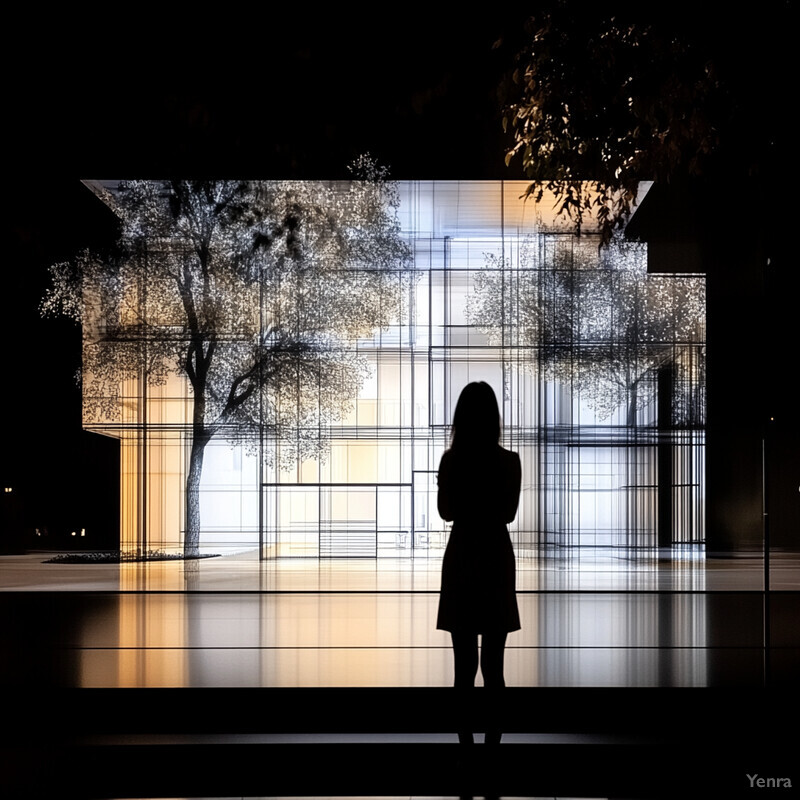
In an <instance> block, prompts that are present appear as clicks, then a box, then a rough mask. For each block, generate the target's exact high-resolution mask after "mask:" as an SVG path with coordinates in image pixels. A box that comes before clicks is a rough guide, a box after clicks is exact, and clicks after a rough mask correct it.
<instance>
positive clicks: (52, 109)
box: [2, 3, 781, 513]
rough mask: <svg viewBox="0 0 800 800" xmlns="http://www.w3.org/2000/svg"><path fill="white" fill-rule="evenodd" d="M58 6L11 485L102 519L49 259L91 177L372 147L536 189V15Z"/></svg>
mask: <svg viewBox="0 0 800 800" xmlns="http://www.w3.org/2000/svg"><path fill="white" fill-rule="evenodd" d="M778 5H781V4H780V3H778ZM691 6H692V8H693V9H696V8H697V7H698V4H697V3H694V4H691ZM137 8H138V7H137ZM671 9H675V13H676V14H677V13H679V12H678V10H677V6H675V5H672V6H670V13H672V12H671ZM36 13H37V14H38V13H39V12H38V11H37V12H36ZM58 13H63V14H64V16H63V17H62V18H53V17H50V18H47V19H40V18H38V17H37V18H35V19H33V18H31V19H28V20H25V19H24V18H22V17H19V18H18V19H17V22H16V28H15V30H14V31H13V34H14V35H13V39H14V41H15V44H16V49H15V52H14V55H13V56H12V57H11V58H10V59H9V58H8V57H7V64H6V70H5V73H6V78H7V81H6V82H7V97H6V103H7V108H8V113H7V114H6V126H5V130H4V133H5V134H6V148H5V152H6V157H7V167H8V169H9V170H10V172H11V192H9V193H7V197H8V204H7V212H6V221H7V226H8V227H7V230H6V233H5V236H6V241H7V242H10V243H11V249H10V255H11V257H10V258H7V259H6V262H5V266H4V269H5V272H6V282H5V287H6V290H5V291H4V292H3V293H2V324H3V334H4V336H3V341H4V342H5V345H6V349H5V353H4V356H5V367H6V368H5V370H4V372H3V375H4V377H3V391H2V395H3V401H2V402H3V416H2V419H3V420H4V422H5V424H6V431H5V433H6V446H4V447H3V458H2V475H3V479H4V481H5V482H6V483H8V482H9V481H12V482H22V483H23V484H27V485H28V488H29V491H28V495H29V505H34V506H36V507H46V506H48V505H50V506H53V507H58V508H67V506H70V507H76V508H85V507H86V506H87V504H89V505H91V504H92V503H94V502H95V498H96V496H97V491H98V490H97V489H86V487H85V486H84V482H83V475H84V474H87V473H89V472H91V471H92V469H93V468H94V467H95V466H96V464H97V463H100V462H102V460H103V459H104V458H107V455H103V454H102V453H98V452H97V445H96V444H92V443H91V442H90V441H89V440H93V439H96V438H98V437H92V436H90V435H88V434H81V432H80V408H79V395H78V390H77V388H76V387H75V386H74V384H73V382H72V381H71V377H70V376H71V375H72V373H73V372H74V371H75V369H76V368H77V367H78V366H79V337H78V331H77V329H76V328H74V327H73V326H71V325H69V324H68V323H66V322H60V321H59V322H57V321H51V320H47V321H42V320H40V319H39V317H38V312H37V305H38V301H39V298H40V297H41V294H42V291H43V289H44V286H45V281H46V268H47V266H48V265H49V264H51V263H54V262H55V261H58V260H65V259H68V258H70V257H71V256H72V255H73V254H74V253H75V252H77V251H78V250H80V249H81V248H83V247H86V246H92V245H93V244H96V243H97V242H98V241H102V237H103V236H104V235H107V231H108V226H107V221H108V218H107V212H105V210H104V209H103V208H102V207H101V206H100V204H99V203H98V202H97V201H96V200H95V199H94V198H93V197H92V196H91V195H90V194H89V192H88V190H86V189H85V188H84V187H82V186H81V184H80V180H81V179H82V178H100V179H113V178H128V177H151V178H161V177H167V176H180V177H198V176H217V177H232V176H241V177H263V178H278V177H281V178H283V177H286V178H320V177H322V178H328V177H331V178H335V177H340V176H344V175H345V174H346V166H347V164H348V163H349V162H350V161H351V160H352V159H353V158H354V157H356V156H357V155H359V154H361V153H364V152H370V153H371V154H372V155H373V156H375V157H377V158H378V159H379V160H380V161H381V162H383V163H385V164H388V165H389V166H390V167H391V169H392V174H393V175H394V177H397V178H401V179H407V178H439V179H447V178H513V177H519V175H518V174H516V173H514V172H513V171H510V170H508V169H506V167H505V165H504V161H503V144H504V141H505V140H504V138H503V133H502V128H501V124H500V116H499V103H498V99H497V85H498V82H499V79H500V77H501V75H502V72H503V70H504V69H507V68H508V65H509V51H508V49H507V48H506V49H503V48H500V49H493V48H492V44H493V42H495V41H496V40H497V39H498V38H499V37H501V36H505V41H506V42H509V40H510V39H512V38H513V36H514V35H519V32H520V31H521V27H522V20H523V19H524V15H517V14H516V13H515V12H514V11H509V10H508V9H507V8H503V9H498V10H495V9H494V8H493V7H492V4H486V5H485V7H484V8H483V9H482V12H481V16H478V15H475V14H471V15H470V14H466V13H465V14H460V15H455V14H454V15H451V16H449V17H435V16H431V17H430V18H428V17H424V18H423V17H422V16H421V15H420V13H419V9H417V10H416V11H415V10H413V9H406V8H399V7H398V8H397V9H396V11H395V9H389V8H386V9H381V12H380V15H378V14H377V13H376V16H374V17H366V18H365V17H363V16H362V17H356V16H354V15H349V12H347V11H341V10H336V11H333V10H329V11H326V12H319V11H314V12H311V10H310V9H309V8H306V7H305V6H302V7H298V9H297V10H296V11H289V10H283V11H282V12H280V13H278V14H275V13H274V12H270V14H271V15H270V16H268V15H266V14H263V15H261V16H260V17H255V16H251V17H247V16H242V17H238V18H237V19H235V20H230V19H223V18H215V19H212V20H210V21H208V22H207V23H201V24H198V25H193V23H192V22H188V23H187V21H186V20H180V21H179V22H176V23H170V22H169V21H167V20H165V19H162V18H160V17H154V16H148V15H147V14H146V13H145V12H144V11H142V12H139V14H140V16H138V17H136V18H125V17H122V16H120V17H118V18H114V19H102V18H99V17H97V16H96V15H94V16H92V15H89V14H88V12H86V16H85V17H81V16H80V14H81V13H82V12H78V13H77V14H76V12H75V11H74V9H70V10H69V11H68V12H67V11H65V12H58ZM696 18H697V17H696V15H691V16H687V18H686V19H687V22H688V23H689V24H693V22H692V21H693V20H696ZM739 27H740V28H741V27H744V28H746V21H745V22H744V23H742V25H740V26H739ZM719 35H720V36H722V35H725V34H724V31H723V30H720V34H719ZM753 55H754V54H753V52H752V48H751V49H750V56H753ZM9 223H10V225H9ZM7 254H8V251H7ZM87 442H89V443H87ZM101 449H102V448H101ZM34 489H35V491H33V490H34ZM69 513H72V512H69Z"/></svg>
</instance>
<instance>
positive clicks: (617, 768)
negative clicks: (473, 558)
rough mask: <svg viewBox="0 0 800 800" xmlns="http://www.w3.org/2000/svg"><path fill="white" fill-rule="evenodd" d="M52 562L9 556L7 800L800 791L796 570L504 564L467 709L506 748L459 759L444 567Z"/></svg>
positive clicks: (4, 607)
mask: <svg viewBox="0 0 800 800" xmlns="http://www.w3.org/2000/svg"><path fill="white" fill-rule="evenodd" d="M45 558H46V556H44V555H43V554H36V555H33V554H31V555H27V556H5V557H2V558H0V620H1V622H0V626H1V628H0V636H1V639H0V645H2V647H1V648H0V673H1V674H2V678H3V682H4V686H6V687H7V689H8V691H9V692H10V695H11V697H12V699H13V703H12V705H11V707H12V708H13V709H15V710H14V711H12V715H11V717H10V719H11V723H10V724H9V725H7V726H6V734H5V743H4V747H3V757H4V761H3V767H2V770H0V777H2V778H3V779H4V781H5V780H7V781H8V782H9V785H10V787H11V788H10V790H9V791H8V792H6V794H7V796H14V797H17V796H20V797H23V796H31V797H38V796H47V797H57V796H59V795H58V793H59V790H60V788H61V787H62V786H65V787H68V794H69V796H70V797H80V796H85V797H93V798H97V797H109V798H111V797H117V798H121V797H134V796H135V797H184V796H186V797H189V796H191V797H202V796H207V797H240V798H243V797H248V798H256V797H275V798H277V797H283V796H300V795H304V796H308V797H320V796H338V797H341V796H345V795H355V796H360V797H366V796H376V797H378V796H381V797H400V796H402V797H457V796H468V795H470V793H471V794H472V795H476V796H490V795H495V794H496V795H498V796H500V795H502V796H504V797H544V796H551V797H552V796H559V797H564V796H572V797H613V796H622V797H674V796H692V792H694V796H704V797H712V796H725V797H735V796H738V794H737V792H739V790H740V789H741V791H742V796H748V795H747V794H746V792H747V791H750V792H752V789H750V788H749V784H748V783H747V781H748V778H747V777H746V775H747V774H749V775H756V774H760V775H762V776H764V775H768V774H769V775H772V776H773V777H775V776H781V775H783V774H784V773H787V775H791V770H792V769H795V771H796V767H795V766H794V765H795V764H796V758H795V757H794V756H793V753H794V751H795V749H796V748H795V745H796V740H793V736H794V735H793V733H792V732H791V724H792V723H791V722H790V723H789V731H788V733H787V732H786V727H787V721H788V720H793V718H794V709H796V707H797V696H798V695H797V682H798V681H797V678H798V676H799V675H800V625H798V622H797V621H798V619H800V604H799V603H798V598H800V591H799V590H798V589H800V580H799V579H800V560H799V559H794V558H791V557H787V556H782V557H780V558H778V557H775V558H773V559H772V564H771V567H772V568H771V570H770V576H769V577H770V581H769V583H770V591H769V592H764V591H763V588H764V572H763V562H762V561H761V559H759V558H755V557H753V558H738V559H711V558H706V557H704V556H702V555H701V554H698V553H692V552H685V553H673V554H672V557H670V558H665V557H664V554H660V557H659V555H657V554H654V555H653V556H652V557H649V558H629V557H628V556H627V555H626V554H625V553H617V554H613V555H612V554H609V553H604V554H594V555H590V554H586V553H584V554H582V555H581V557H580V558H559V559H555V558H553V559H543V560H537V559H533V558H530V559H525V558H522V559H519V561H518V599H519V605H520V615H521V618H522V630H520V631H518V632H515V633H513V634H511V635H510V636H509V638H508V644H507V648H506V665H505V675H506V682H507V686H508V689H507V690H506V692H505V694H504V695H503V697H502V698H501V699H499V700H498V699H497V698H496V696H495V695H491V694H486V695H483V694H478V695H476V696H477V697H478V698H480V702H481V703H482V704H483V705H481V708H483V709H484V711H483V712H481V713H484V714H485V713H488V712H487V711H486V709H491V713H492V714H499V715H500V717H501V718H502V720H503V730H504V737H503V745H502V746H501V747H499V748H497V749H494V750H493V749H492V748H491V747H488V748H486V749H484V747H485V746H483V745H482V746H480V747H476V748H475V751H474V753H473V754H471V755H465V752H464V750H463V749H462V748H461V747H460V746H459V745H457V744H456V736H455V733H454V730H455V729H456V728H457V724H458V722H457V721H458V719H459V718H460V716H461V715H462V713H463V704H462V702H461V700H460V699H459V698H456V697H455V696H454V694H453V689H452V688H450V687H451V683H452V652H451V648H450V640H449V634H447V633H445V632H443V631H437V630H436V629H435V618H436V607H437V601H438V581H439V570H440V563H439V562H438V561H436V560H435V559H424V560H423V559H419V560H416V561H402V562H401V561H390V560H380V561H374V560H371V561H367V560H355V561H338V560H330V561H318V560H313V561H312V560H285V561H273V562H259V561H258V560H257V559H255V558H254V557H253V556H252V555H251V554H229V555H225V556H223V557H220V558H213V559H204V560H200V561H195V562H180V561H173V562H155V563H150V564H127V565H123V566H119V565H116V566H109V565H64V564H45V563H42V562H43V561H44V559H45ZM478 683H479V685H480V678H479V681H478ZM478 691H479V692H484V691H486V690H482V689H479V690H478ZM470 702H472V701H470ZM479 719H481V717H480V714H478V716H477V717H476V720H479ZM475 726H476V731H477V734H476V741H477V742H478V743H479V744H480V743H481V742H482V733H481V731H482V730H483V728H481V723H480V722H475ZM686 764H691V765H693V770H694V774H695V775H696V776H699V777H695V778H693V780H695V781H697V783H695V784H693V788H692V787H689V788H688V789H687V784H686V783H685V780H686V777H685V774H684V773H683V772H682V769H683V765H686ZM176 765H179V766H176ZM465 776H466V777H465ZM797 781H798V783H797V784H796V785H800V777H797ZM640 787H642V789H641V791H640ZM718 790H719V791H718ZM548 791H549V792H550V794H549V795H548V794H547V792H548ZM82 792H83V793H82ZM614 792H616V794H615V793H614Z"/></svg>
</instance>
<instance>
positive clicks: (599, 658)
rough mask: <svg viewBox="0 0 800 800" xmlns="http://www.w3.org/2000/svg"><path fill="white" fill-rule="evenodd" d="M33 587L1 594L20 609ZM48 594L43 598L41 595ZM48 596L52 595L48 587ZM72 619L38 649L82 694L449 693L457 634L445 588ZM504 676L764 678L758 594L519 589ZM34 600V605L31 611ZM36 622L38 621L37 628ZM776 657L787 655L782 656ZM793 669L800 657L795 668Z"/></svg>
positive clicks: (184, 601) (75, 608) (780, 625)
mask: <svg viewBox="0 0 800 800" xmlns="http://www.w3.org/2000/svg"><path fill="white" fill-rule="evenodd" d="M25 597H26V596H25V595H18V594H15V595H5V596H3V595H0V600H2V601H3V602H5V603H6V605H8V601H9V600H10V599H11V598H13V599H14V600H15V601H16V607H15V608H10V609H7V610H8V611H10V612H12V613H15V614H16V615H17V617H19V614H20V610H21V609H22V611H23V613H29V614H41V609H39V610H38V612H37V611H32V610H31V608H30V607H28V606H26V605H25ZM36 597H37V598H38V599H39V600H40V601H43V599H44V597H45V596H44V595H37V596H36ZM51 597H52V595H51ZM58 597H60V599H59V602H58V612H57V614H53V612H52V610H51V612H50V613H51V621H53V620H55V619H57V616H58V614H61V615H62V616H63V618H64V619H65V620H66V619H69V623H70V624H62V625H60V626H59V627H58V630H57V632H56V631H52V630H51V631H50V634H49V635H48V636H46V637H45V638H43V639H41V640H40V641H39V643H38V645H37V648H38V652H39V658H42V659H46V660H47V661H48V662H49V663H51V664H61V665H63V669H62V670H61V672H60V674H59V676H58V680H59V681H60V682H61V683H63V684H67V685H72V686H79V687H84V688H134V687H139V688H180V687H251V688H252V687H276V688H285V687H392V686H394V687H437V686H439V687H443V686H448V685H450V684H451V682H452V652H451V647H450V640H449V635H448V634H446V633H444V632H442V631H437V630H435V618H436V606H437V600H438V597H437V594H436V593H433V592H414V593H412V592H406V593H395V592H384V593H357V594H355V593H350V594H348V593H338V592H332V593H313V592H294V593H292V592H279V593H236V594H224V593H192V594H185V593H127V594H87V595H78V594H70V595H61V596H58ZM519 603H520V614H521V617H522V625H523V628H522V630H521V631H519V632H516V633H514V634H512V635H511V636H509V641H508V646H507V650H506V671H505V672H506V681H507V684H508V685H509V686H519V687H556V686H570V687H584V686H586V687H625V686H645V687H658V686H682V687H690V686H717V685H738V684H742V685H759V684H760V683H761V681H762V679H763V668H764V649H763V646H762V645H763V625H762V621H763V607H762V595H761V594H760V593H754V592H720V593H697V592H692V593H686V592H685V593H672V592H670V593H665V592H661V593H653V592H649V593H630V592H604V593H592V592H583V593H574V592H520V593H519ZM26 608H27V612H26V611H25V609H26ZM772 614H773V618H774V624H773V626H772V627H773V635H775V636H778V637H779V639H778V641H777V642H776V645H777V647H778V648H779V649H778V650H777V651H776V653H777V654H778V656H779V658H790V659H795V662H796V655H797V652H798V645H799V644H800V642H799V641H798V640H800V635H799V634H798V632H797V631H796V630H795V627H794V622H793V621H794V620H795V619H796V614H797V595H796V594H786V595H780V596H776V598H775V599H774V606H773V608H772ZM33 624H34V623H33V621H31V625H33ZM776 663H780V662H776ZM795 665H796V664H795Z"/></svg>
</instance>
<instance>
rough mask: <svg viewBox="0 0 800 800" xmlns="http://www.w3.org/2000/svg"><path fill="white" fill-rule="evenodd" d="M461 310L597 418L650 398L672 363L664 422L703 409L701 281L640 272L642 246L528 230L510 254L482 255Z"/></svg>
mask: <svg viewBox="0 0 800 800" xmlns="http://www.w3.org/2000/svg"><path fill="white" fill-rule="evenodd" d="M468 317H469V320H470V322H471V323H472V324H474V325H476V326H478V327H479V328H480V329H481V330H483V331H484V332H485V333H486V334H487V336H488V338H489V342H490V344H492V345H495V346H503V345H508V344H513V345H515V346H519V347H522V348H526V349H527V348H529V350H528V352H529V353H530V359H529V360H528V361H527V362H525V363H526V366H527V367H528V368H529V369H532V370H539V371H540V372H541V373H542V374H543V375H544V376H545V377H547V378H550V379H552V380H557V381H559V382H561V383H563V384H566V385H569V386H571V387H572V388H573V390H574V391H575V392H576V393H577V394H579V395H580V396H581V398H582V399H583V400H584V401H585V402H586V403H587V404H588V405H589V406H590V407H591V408H593V409H594V410H595V412H596V413H597V416H598V418H599V419H607V418H608V417H609V416H610V415H611V414H612V413H613V412H614V411H615V410H616V409H617V408H619V407H620V406H625V405H627V408H628V419H629V423H630V424H634V421H635V414H636V411H637V407H641V404H642V403H644V402H646V401H647V400H648V399H650V398H651V397H652V392H653V389H654V386H655V381H654V379H653V378H654V374H655V371H656V370H657V369H658V368H659V367H661V366H664V365H669V366H671V367H672V368H673V369H675V370H676V371H677V375H676V386H677V388H678V389H679V391H678V392H677V393H676V397H675V408H674V409H673V417H674V419H673V421H674V423H675V424H679V425H680V424H685V425H689V424H697V423H700V422H702V418H703V408H704V403H703V397H702V394H701V393H702V390H703V385H704V382H703V380H702V373H703V371H704V354H703V352H702V350H701V349H700V345H701V343H702V342H703V340H704V329H703V325H704V320H705V282H704V280H703V279H702V278H697V277H683V276H681V277H674V276H664V275H648V274H647V265H646V259H645V251H644V248H643V246H642V245H638V244H634V243H630V242H625V241H623V240H620V239H619V238H615V239H614V240H612V242H611V243H610V244H609V246H608V247H606V248H603V249H602V250H601V251H599V252H598V248H597V240H596V237H591V238H583V239H575V238H574V237H573V236H540V237H531V238H529V239H528V240H527V241H526V242H525V243H524V245H523V247H522V249H521V252H520V253H519V257H518V260H517V261H516V262H515V263H514V265H513V268H512V265H511V264H507V263H505V262H504V261H503V259H500V258H498V257H497V256H494V255H491V256H487V269H486V270H484V271H482V272H480V273H478V274H477V275H476V278H475V292H474V294H472V295H471V296H470V299H469V305H468Z"/></svg>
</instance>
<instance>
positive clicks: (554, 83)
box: [498, 0, 793, 241]
mask: <svg viewBox="0 0 800 800" xmlns="http://www.w3.org/2000/svg"><path fill="white" fill-rule="evenodd" d="M792 19H793V3H792V2H786V0H766V3H764V4H762V5H761V6H760V7H759V9H758V12H755V11H754V12H752V13H747V14H745V13H737V14H730V13H728V12H727V11H726V10H724V9H722V8H721V7H720V6H719V4H716V6H715V5H714V4H707V3H706V4H704V3H703V2H696V3H691V4H682V3H677V4H676V3H670V4H669V5H668V6H665V7H663V8H656V7H650V8H646V7H643V6H642V4H635V5H634V4H630V7H629V8H625V7H624V6H623V7H622V8H620V6H619V4H611V5H607V4H597V3H595V4H586V3H579V2H574V0H553V1H552V2H549V3H548V2H545V3H544V4H540V5H539V10H538V11H537V12H536V13H535V16H533V17H531V18H530V19H529V20H528V22H527V25H526V27H525V31H524V34H523V36H522V37H521V38H522V42H521V43H520V40H519V35H518V34H517V35H514V34H513V33H512V34H510V35H509V36H508V37H506V40H505V41H503V40H501V42H498V46H500V45H501V44H505V45H506V46H509V47H510V48H512V49H515V50H516V52H515V54H514V56H513V60H514V65H513V69H512V70H511V71H510V74H509V77H508V79H507V81H506V82H505V83H504V85H503V87H502V92H501V94H502V96H503V103H504V113H503V123H504V126H505V128H506V130H507V131H509V132H510V133H511V134H512V135H513V141H512V143H511V144H510V145H509V147H508V149H507V153H506V163H510V162H512V161H516V162H517V163H519V164H520V165H521V167H522V168H523V170H524V173H525V175H526V176H527V177H529V178H530V179H531V181H532V184H531V186H530V188H529V195H533V196H536V197H539V198H540V197H541V196H542V194H543V193H544V192H545V191H551V192H553V193H555V195H556V197H557V203H558V209H559V211H560V212H561V213H563V214H565V215H566V216H568V217H570V218H571V219H572V220H574V222H575V224H576V225H577V226H578V228H579V229H580V228H581V226H582V225H583V224H584V223H585V221H586V219H587V218H588V217H592V218H593V219H596V220H597V221H599V223H600V225H601V230H602V233H603V238H604V240H605V241H608V240H609V239H610V237H611V234H612V232H613V230H615V229H616V228H618V227H620V226H621V225H623V224H624V222H625V221H626V219H627V218H628V216H629V214H630V212H631V210H632V207H633V204H634V203H635V201H636V196H637V187H638V184H639V182H640V181H643V180H644V181H656V182H658V183H670V182H683V181H686V180H692V179H695V178H715V177H719V176H720V175H725V176H726V178H727V179H728V180H730V182H731V185H734V186H735V185H738V186H739V189H740V191H741V190H743V189H745V183H746V182H747V181H748V180H751V179H753V178H758V177H768V176H769V175H770V171H771V169H772V168H773V167H774V166H775V157H776V153H779V152H780V145H781V142H783V141H785V139H786V136H787V132H788V130H790V127H789V126H788V124H786V123H788V108H789V106H790V104H789V103H787V102H786V100H787V99H788V98H786V97H784V96H783V94H784V88H783V87H784V86H785V84H783V83H782V80H781V77H782V75H784V74H786V67H788V66H789V57H790V56H789V52H788V51H787V49H786V48H785V47H784V44H786V42H785V41H784V38H783V37H784V36H785V35H786V33H785V32H786V30H790V29H792V28H793V24H792ZM582 181H583V182H582ZM585 182H588V183H585Z"/></svg>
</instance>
